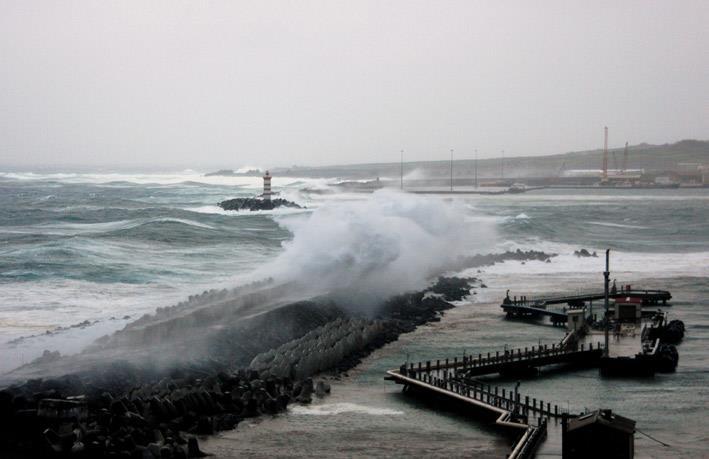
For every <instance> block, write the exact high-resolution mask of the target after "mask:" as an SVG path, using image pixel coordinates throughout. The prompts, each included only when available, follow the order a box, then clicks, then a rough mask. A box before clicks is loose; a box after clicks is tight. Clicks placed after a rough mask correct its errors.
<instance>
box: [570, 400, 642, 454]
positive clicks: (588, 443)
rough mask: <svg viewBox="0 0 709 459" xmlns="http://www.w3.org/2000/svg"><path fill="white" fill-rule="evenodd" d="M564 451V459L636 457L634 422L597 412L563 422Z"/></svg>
mask: <svg viewBox="0 0 709 459" xmlns="http://www.w3.org/2000/svg"><path fill="white" fill-rule="evenodd" d="M561 422H562V425H561V448H562V457H565V458H567V457H568V458H582V459H583V458H593V459H598V458H618V459H631V458H632V457H633V456H634V454H635V421H633V420H632V419H629V418H626V417H623V416H619V415H617V414H614V413H613V412H612V411H611V410H596V411H592V412H590V413H586V414H583V415H581V416H579V417H577V418H571V419H569V418H568V417H567V416H566V415H564V417H563V418H562V421H561Z"/></svg>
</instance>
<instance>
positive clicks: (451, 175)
mask: <svg viewBox="0 0 709 459" xmlns="http://www.w3.org/2000/svg"><path fill="white" fill-rule="evenodd" d="M451 191H453V149H452V148H451Z"/></svg>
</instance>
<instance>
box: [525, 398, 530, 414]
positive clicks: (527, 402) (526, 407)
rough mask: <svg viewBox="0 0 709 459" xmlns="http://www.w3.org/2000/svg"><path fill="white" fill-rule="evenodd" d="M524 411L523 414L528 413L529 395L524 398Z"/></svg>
mask: <svg viewBox="0 0 709 459" xmlns="http://www.w3.org/2000/svg"><path fill="white" fill-rule="evenodd" d="M524 411H525V413H528V412H529V395H525V396H524Z"/></svg>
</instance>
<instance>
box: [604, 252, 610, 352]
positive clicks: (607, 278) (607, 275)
mask: <svg viewBox="0 0 709 459" xmlns="http://www.w3.org/2000/svg"><path fill="white" fill-rule="evenodd" d="M610 252H611V249H606V270H605V271H603V303H604V306H605V308H604V309H605V311H604V317H603V329H604V330H605V333H604V343H603V344H604V346H603V357H608V284H609V282H610V275H611V273H610Z"/></svg>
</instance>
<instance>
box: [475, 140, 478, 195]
mask: <svg viewBox="0 0 709 459" xmlns="http://www.w3.org/2000/svg"><path fill="white" fill-rule="evenodd" d="M475 188H476V189H477V188H478V149H477V148H476V149H475Z"/></svg>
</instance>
